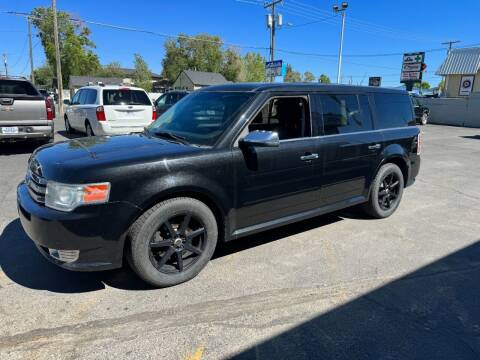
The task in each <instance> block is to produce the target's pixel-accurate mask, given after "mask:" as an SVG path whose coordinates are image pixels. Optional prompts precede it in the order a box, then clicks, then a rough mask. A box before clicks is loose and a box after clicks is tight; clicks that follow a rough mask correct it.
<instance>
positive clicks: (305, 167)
mask: <svg viewBox="0 0 480 360" xmlns="http://www.w3.org/2000/svg"><path fill="white" fill-rule="evenodd" d="M419 153H420V133H419V130H418V128H417V127H416V126H415V115H414V113H413V109H412V103H411V101H410V98H409V96H408V94H407V93H406V92H403V91H397V90H387V89H382V88H373V87H354V86H338V85H310V84H290V85H286V84H229V85H221V86H214V87H209V88H206V89H204V90H200V91H197V92H194V93H192V94H190V95H189V96H188V97H186V98H185V99H183V100H182V101H180V102H179V103H177V104H176V105H174V106H173V107H172V108H170V110H168V111H167V112H165V113H164V114H163V115H162V116H161V117H160V118H159V119H158V120H157V121H156V122H154V123H152V124H151V125H150V126H149V127H148V128H146V130H145V132H144V133H142V134H136V135H133V134H132V135H123V136H111V137H109V136H104V137H101V136H99V137H91V138H82V139H73V140H70V141H65V142H61V143H57V144H54V145H46V146H44V147H42V148H40V149H39V150H37V151H35V153H34V154H33V155H32V156H31V158H30V160H29V164H28V171H27V175H26V179H25V181H24V182H22V183H21V184H20V185H19V186H18V194H17V195H18V209H19V214H20V219H21V222H22V225H23V227H24V229H25V231H26V232H27V234H28V235H29V236H30V237H31V238H32V239H33V241H34V242H35V244H36V245H37V246H38V248H39V250H40V252H41V253H42V254H44V255H45V256H46V257H47V258H48V259H49V260H51V261H53V262H54V263H56V264H58V265H60V266H61V267H64V268H67V269H70V270H101V269H111V268H116V267H120V266H121V265H122V262H123V258H124V255H126V257H127V259H128V260H129V262H130V264H131V266H132V267H133V269H134V270H135V271H136V273H137V274H138V275H139V276H140V277H141V278H142V279H144V280H145V281H147V282H149V283H151V284H153V285H155V286H170V285H175V284H178V283H181V282H183V281H186V280H189V279H191V278H193V277H194V276H195V275H197V274H198V273H199V272H200V270H201V269H202V268H203V267H204V266H205V265H206V264H207V262H208V261H209V259H210V258H211V256H212V254H213V252H214V250H215V247H216V245H217V242H219V241H229V240H233V239H237V238H241V237H243V236H245V235H249V234H253V233H256V232H259V231H263V230H266V229H271V228H274V227H277V226H281V225H285V224H289V223H292V222H295V221H299V220H303V219H306V218H310V217H313V216H317V215H321V214H325V213H328V212H331V211H335V210H338V209H342V208H346V207H350V206H354V205H360V204H361V205H362V207H363V209H364V210H365V211H366V212H367V213H368V214H370V215H371V216H373V217H375V218H384V217H387V216H390V215H391V214H392V213H393V212H394V211H395V209H396V208H397V207H398V205H399V203H400V199H401V198H402V193H403V189H404V187H405V186H408V185H410V184H412V183H413V182H414V180H415V177H416V176H417V174H418V171H419V167H420V156H419Z"/></svg>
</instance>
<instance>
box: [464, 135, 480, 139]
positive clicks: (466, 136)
mask: <svg viewBox="0 0 480 360" xmlns="http://www.w3.org/2000/svg"><path fill="white" fill-rule="evenodd" d="M460 137H461V138H464V139H473V140H480V135H465V136H460Z"/></svg>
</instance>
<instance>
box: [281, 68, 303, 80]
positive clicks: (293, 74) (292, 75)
mask: <svg viewBox="0 0 480 360" xmlns="http://www.w3.org/2000/svg"><path fill="white" fill-rule="evenodd" d="M283 81H284V82H300V81H302V75H301V74H300V73H299V72H298V71H294V70H293V67H292V65H290V64H287V71H286V73H285V76H284V77H283Z"/></svg>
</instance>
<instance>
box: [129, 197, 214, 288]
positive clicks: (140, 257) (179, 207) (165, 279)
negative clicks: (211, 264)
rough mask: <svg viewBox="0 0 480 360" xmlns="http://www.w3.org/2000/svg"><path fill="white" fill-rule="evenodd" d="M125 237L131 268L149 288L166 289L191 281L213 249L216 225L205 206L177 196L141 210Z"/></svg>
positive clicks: (194, 200) (191, 199)
mask: <svg viewBox="0 0 480 360" xmlns="http://www.w3.org/2000/svg"><path fill="white" fill-rule="evenodd" d="M127 237H128V239H129V242H130V244H129V246H128V247H127V249H126V255H127V260H128V261H129V264H130V266H131V267H132V269H133V270H134V271H135V272H136V273H137V274H138V275H139V276H140V277H141V278H142V279H143V280H144V281H146V282H148V283H150V284H152V285H153V286H157V287H167V286H173V285H177V284H180V283H182V282H185V281H188V280H190V279H192V278H194V277H195V276H197V275H198V273H200V271H201V270H202V269H203V268H204V267H205V266H206V265H207V263H208V261H209V260H210V259H211V257H212V255H213V253H214V251H215V248H216V246H217V239H218V225H217V221H216V218H215V215H214V214H213V212H212V210H211V209H210V208H209V207H208V206H207V205H206V204H205V203H203V202H201V201H199V200H197V199H193V198H189V197H177V198H171V199H168V200H164V201H162V202H160V203H158V204H156V205H155V206H153V207H151V208H150V209H148V210H147V211H145V212H144V213H143V214H142V216H140V217H139V218H138V219H137V220H136V221H135V223H133V224H132V226H131V227H130V230H129V232H128V236H127Z"/></svg>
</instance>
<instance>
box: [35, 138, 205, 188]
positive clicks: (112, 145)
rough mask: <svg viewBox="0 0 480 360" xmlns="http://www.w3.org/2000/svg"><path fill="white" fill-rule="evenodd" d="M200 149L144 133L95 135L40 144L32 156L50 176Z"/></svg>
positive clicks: (194, 151) (159, 158)
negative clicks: (40, 146)
mask: <svg viewBox="0 0 480 360" xmlns="http://www.w3.org/2000/svg"><path fill="white" fill-rule="evenodd" d="M201 150H202V149H201V148H199V147H195V146H190V145H185V144H181V143H177V142H174V141H170V140H164V139H160V138H156V137H151V136H147V135H145V134H131V135H118V136H94V137H85V138H78V139H72V140H68V141H63V142H59V143H55V144H51V145H47V146H44V147H42V148H39V149H38V150H37V151H36V152H35V153H34V154H33V156H34V157H35V158H36V159H37V161H38V162H39V163H40V165H41V167H42V171H43V175H44V176H45V177H47V178H49V179H56V178H58V177H61V178H65V177H66V175H68V174H71V173H72V172H78V171H81V170H82V169H85V168H94V167H98V168H101V167H113V166H121V165H125V166H128V165H132V164H136V163H146V162H150V161H161V160H165V159H170V158H176V157H178V156H185V155H188V154H191V153H196V152H198V151H201Z"/></svg>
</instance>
